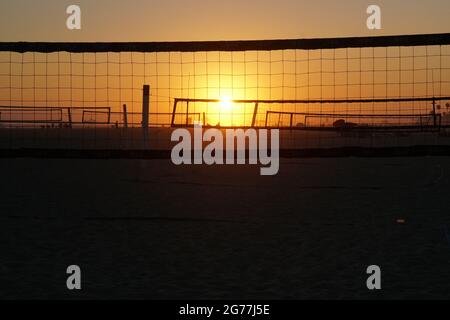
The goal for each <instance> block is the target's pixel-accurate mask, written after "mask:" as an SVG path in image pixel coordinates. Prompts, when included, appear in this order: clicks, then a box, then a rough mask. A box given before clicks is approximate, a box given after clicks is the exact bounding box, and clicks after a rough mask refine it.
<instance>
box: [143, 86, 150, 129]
mask: <svg viewBox="0 0 450 320" xmlns="http://www.w3.org/2000/svg"><path fill="white" fill-rule="evenodd" d="M149 111H150V86H149V85H144V87H143V96H142V128H144V129H147V128H148V123H149Z"/></svg>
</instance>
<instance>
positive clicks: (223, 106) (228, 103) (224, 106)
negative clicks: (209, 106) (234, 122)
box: [219, 97, 233, 113]
mask: <svg viewBox="0 0 450 320" xmlns="http://www.w3.org/2000/svg"><path fill="white" fill-rule="evenodd" d="M219 105H220V110H221V111H222V112H225V113H228V112H231V110H232V109H233V100H232V99H231V98H230V97H223V98H221V99H220V102H219Z"/></svg>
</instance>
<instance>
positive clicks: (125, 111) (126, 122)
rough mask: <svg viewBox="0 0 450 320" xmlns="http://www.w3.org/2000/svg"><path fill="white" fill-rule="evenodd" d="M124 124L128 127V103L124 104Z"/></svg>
mask: <svg viewBox="0 0 450 320" xmlns="http://www.w3.org/2000/svg"><path fill="white" fill-rule="evenodd" d="M123 126H124V128H128V113H127V105H126V104H124V105H123Z"/></svg>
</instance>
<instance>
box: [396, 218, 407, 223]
mask: <svg viewBox="0 0 450 320" xmlns="http://www.w3.org/2000/svg"><path fill="white" fill-rule="evenodd" d="M397 223H398V224H405V223H406V220H405V219H397Z"/></svg>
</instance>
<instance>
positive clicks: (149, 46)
mask: <svg viewBox="0 0 450 320" xmlns="http://www.w3.org/2000/svg"><path fill="white" fill-rule="evenodd" d="M435 45H450V33H442V34H421V35H398V36H378V37H350V38H323V39H285V40H248V41H196V42H0V52H1V51H3V52H18V53H24V52H40V53H51V52H71V53H83V52H91V53H94V52H207V51H223V52H237V51H274V50H296V49H297V50H319V49H341V48H367V47H370V48H376V47H410V46H435Z"/></svg>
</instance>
